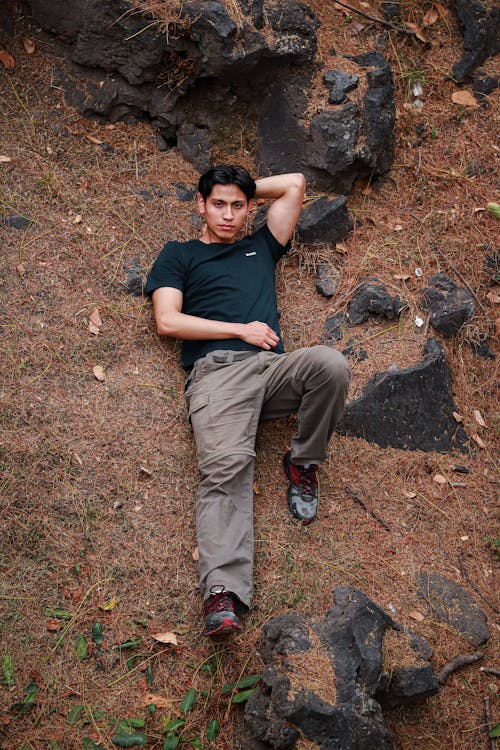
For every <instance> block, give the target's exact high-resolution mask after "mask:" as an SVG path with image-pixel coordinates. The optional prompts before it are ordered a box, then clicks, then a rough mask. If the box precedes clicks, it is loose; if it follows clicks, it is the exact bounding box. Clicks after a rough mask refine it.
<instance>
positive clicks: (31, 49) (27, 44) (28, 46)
mask: <svg viewBox="0 0 500 750" xmlns="http://www.w3.org/2000/svg"><path fill="white" fill-rule="evenodd" d="M23 44H24V49H25V50H26V52H27V54H28V55H33V54H35V50H36V44H35V42H34V41H33V39H30V38H29V36H25V37H24V39H23Z"/></svg>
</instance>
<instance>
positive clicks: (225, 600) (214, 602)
mask: <svg viewBox="0 0 500 750" xmlns="http://www.w3.org/2000/svg"><path fill="white" fill-rule="evenodd" d="M225 610H230V611H231V612H234V605H233V599H232V597H231V594H224V593H223V594H212V595H211V596H209V597H208V599H206V601H205V612H206V614H212V613H213V612H224V611H225Z"/></svg>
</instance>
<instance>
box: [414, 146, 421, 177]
mask: <svg viewBox="0 0 500 750" xmlns="http://www.w3.org/2000/svg"><path fill="white" fill-rule="evenodd" d="M421 166H422V149H421V148H419V150H418V164H417V168H416V169H415V177H418V173H419V172H420V167H421Z"/></svg>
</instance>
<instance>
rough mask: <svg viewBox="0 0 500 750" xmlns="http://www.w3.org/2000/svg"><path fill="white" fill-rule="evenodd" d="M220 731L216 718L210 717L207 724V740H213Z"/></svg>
mask: <svg viewBox="0 0 500 750" xmlns="http://www.w3.org/2000/svg"><path fill="white" fill-rule="evenodd" d="M219 732H220V724H219V721H218V719H210V721H209V722H208V725H207V731H206V735H207V740H208V741H209V742H213V741H214V740H215V738H216V737H217V735H218V734H219Z"/></svg>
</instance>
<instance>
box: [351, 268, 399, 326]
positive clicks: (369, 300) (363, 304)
mask: <svg viewBox="0 0 500 750" xmlns="http://www.w3.org/2000/svg"><path fill="white" fill-rule="evenodd" d="M400 311H401V299H400V298H399V297H391V296H390V294H389V292H388V291H387V289H386V288H385V286H383V284H380V282H377V280H376V279H365V280H364V281H363V282H361V287H360V289H359V290H358V292H357V294H356V296H355V297H354V298H353V299H352V300H351V302H349V305H348V307H347V314H348V316H349V320H350V322H351V323H352V324H353V325H360V324H361V323H364V322H365V321H366V320H368V317H369V316H370V315H376V316H378V317H381V318H387V320H393V319H394V318H397V317H398V315H399V313H400Z"/></svg>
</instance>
